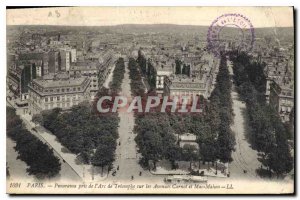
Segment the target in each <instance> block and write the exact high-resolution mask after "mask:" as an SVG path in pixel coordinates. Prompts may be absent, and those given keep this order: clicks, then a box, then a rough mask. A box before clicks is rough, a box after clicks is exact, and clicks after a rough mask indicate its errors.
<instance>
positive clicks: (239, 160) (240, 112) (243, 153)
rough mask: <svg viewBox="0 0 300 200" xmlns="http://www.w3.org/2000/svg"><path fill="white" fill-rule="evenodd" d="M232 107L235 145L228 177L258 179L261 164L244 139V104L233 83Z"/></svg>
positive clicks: (254, 151)
mask: <svg viewBox="0 0 300 200" xmlns="http://www.w3.org/2000/svg"><path fill="white" fill-rule="evenodd" d="M227 65H228V66H229V73H230V75H233V71H232V65H231V63H230V62H229V61H228V62H227ZM231 98H232V102H233V103H232V107H233V113H234V118H233V120H234V123H233V125H232V126H231V129H232V131H233V132H234V134H235V140H236V146H235V151H234V152H232V158H233V161H232V162H231V163H230V164H229V171H230V177H231V178H233V179H245V178H246V179H260V177H259V176H258V175H257V174H256V171H255V170H256V169H258V168H259V167H260V166H261V164H260V162H259V161H258V160H257V158H258V156H257V151H256V150H253V149H252V148H251V146H250V144H249V143H248V141H247V139H246V127H245V123H246V121H245V117H246V113H245V111H246V104H245V103H243V102H242V101H241V100H240V99H239V95H238V93H237V91H236V88H235V86H234V84H232V89H231Z"/></svg>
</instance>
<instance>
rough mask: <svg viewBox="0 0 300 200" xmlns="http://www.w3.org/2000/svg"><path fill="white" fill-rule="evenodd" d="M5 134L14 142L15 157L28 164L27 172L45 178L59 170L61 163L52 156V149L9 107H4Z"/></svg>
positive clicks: (52, 175) (54, 174)
mask: <svg viewBox="0 0 300 200" xmlns="http://www.w3.org/2000/svg"><path fill="white" fill-rule="evenodd" d="M6 134H7V136H8V137H10V138H11V139H12V140H14V141H15V142H16V146H15V150H16V151H17V152H18V154H19V155H18V157H17V159H20V160H22V161H24V162H25V163H26V164H27V165H28V168H27V169H26V171H27V172H28V174H30V175H34V176H36V177H37V178H38V179H45V178H51V177H54V176H56V175H57V174H58V173H59V172H60V169H61V163H60V162H59V159H58V158H57V157H56V156H54V154H53V150H52V149H49V147H48V145H46V144H44V143H43V142H41V141H40V140H39V139H38V138H37V137H36V136H34V135H32V134H31V133H30V131H28V130H27V129H26V128H25V127H24V125H23V124H22V120H21V119H20V117H19V116H18V115H16V110H15V109H14V108H11V107H6Z"/></svg>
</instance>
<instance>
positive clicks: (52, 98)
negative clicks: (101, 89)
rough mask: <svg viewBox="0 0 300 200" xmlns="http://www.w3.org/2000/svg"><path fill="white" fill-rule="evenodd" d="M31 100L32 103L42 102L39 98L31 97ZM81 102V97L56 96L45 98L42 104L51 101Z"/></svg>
mask: <svg viewBox="0 0 300 200" xmlns="http://www.w3.org/2000/svg"><path fill="white" fill-rule="evenodd" d="M31 96H32V99H33V101H34V102H39V103H41V102H42V98H40V97H39V96H34V95H31ZM80 100H81V96H79V95H78V96H76V95H72V96H56V97H45V101H44V102H53V101H80Z"/></svg>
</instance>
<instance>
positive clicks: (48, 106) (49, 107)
mask: <svg viewBox="0 0 300 200" xmlns="http://www.w3.org/2000/svg"><path fill="white" fill-rule="evenodd" d="M72 105H78V102H74V103H73V104H70V103H56V105H54V104H46V105H45V109H46V110H49V109H53V108H55V107H57V108H69V107H70V106H72Z"/></svg>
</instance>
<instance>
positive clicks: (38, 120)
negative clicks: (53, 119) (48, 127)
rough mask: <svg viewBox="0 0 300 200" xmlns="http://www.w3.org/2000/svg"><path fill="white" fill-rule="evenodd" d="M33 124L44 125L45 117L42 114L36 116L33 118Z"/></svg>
mask: <svg viewBox="0 0 300 200" xmlns="http://www.w3.org/2000/svg"><path fill="white" fill-rule="evenodd" d="M31 121H32V122H34V123H36V124H40V125H42V126H43V125H44V119H43V115H42V114H35V115H33V116H32V120H31Z"/></svg>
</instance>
